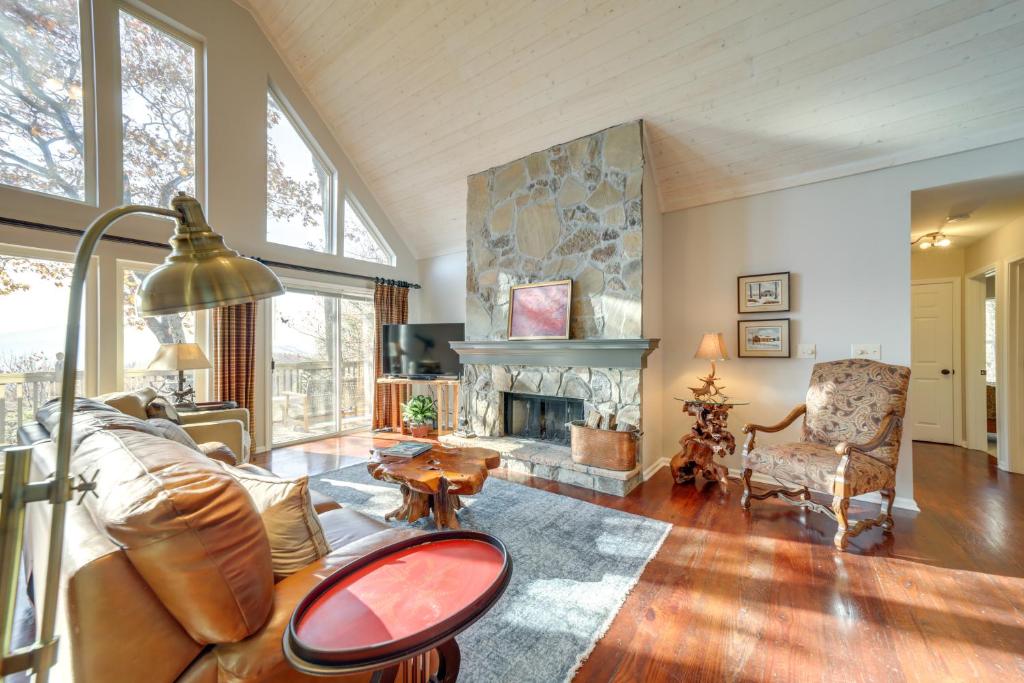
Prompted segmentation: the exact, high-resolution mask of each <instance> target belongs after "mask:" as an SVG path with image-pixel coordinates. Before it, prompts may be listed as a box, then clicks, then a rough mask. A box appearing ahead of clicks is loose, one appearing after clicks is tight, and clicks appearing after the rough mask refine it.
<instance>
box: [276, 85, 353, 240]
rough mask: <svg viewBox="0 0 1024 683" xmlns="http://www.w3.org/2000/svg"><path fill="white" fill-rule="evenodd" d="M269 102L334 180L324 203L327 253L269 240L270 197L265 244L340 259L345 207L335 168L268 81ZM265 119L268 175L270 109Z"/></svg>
mask: <svg viewBox="0 0 1024 683" xmlns="http://www.w3.org/2000/svg"><path fill="white" fill-rule="evenodd" d="M269 98H273V99H274V102H275V104H277V107H278V109H280V110H281V113H283V114H284V115H285V118H286V119H288V122H289V123H290V124H291V126H292V128H293V129H294V130H295V132H296V133H298V135H299V137H300V138H302V141H303V142H304V143H305V144H306V146H307V147H308V148H309V151H310V153H311V154H312V155H313V156H314V157H315V158H316V160H317V161H318V162H319V163H320V164H321V165H322V166H323V167H324V168H325V169H327V170H328V171H329V172H330V176H331V177H330V179H329V180H328V183H327V186H328V188H329V192H328V193H327V198H326V203H325V206H324V223H325V224H324V233H325V234H324V250H323V251H319V250H316V249H306V248H305V247H297V246H295V245H294V244H283V243H281V242H275V241H273V240H271V239H270V234H269V233H270V229H269V223H270V220H269V218H270V211H268V208H269V205H270V197H269V195H267V196H264V202H263V217H264V225H263V240H264V241H265V242H266V243H267V244H273V245H274V246H277V247H284V248H286V249H295V250H296V251H297V252H301V253H303V254H322V255H325V256H338V255H339V253H340V251H341V249H343V245H344V235H342V234H341V230H343V229H344V221H343V220H342V221H339V220H338V213H339V209H340V207H341V206H342V205H343V204H339V203H338V197H339V194H340V193H339V184H340V181H339V173H338V169H337V168H336V167H335V166H334V164H332V163H331V161H330V158H329V157H328V156H327V154H326V153H325V152H324V150H323V148H322V147H321V146H320V144H319V143H318V142H317V140H316V137H315V136H314V135H313V134H312V133H310V131H309V129H308V128H307V127H306V125H305V123H303V121H302V118H301V117H300V116H299V115H298V113H296V111H295V108H294V107H292V105H291V102H289V101H288V98H286V97H285V96H284V94H283V93H282V92H281V90H280V88H278V87H277V86H275V85H274V83H273V81H268V83H267V99H268V100H269ZM263 118H264V126H265V128H266V130H265V131H264V144H263V153H264V159H263V166H264V171H266V169H267V168H268V167H269V164H268V161H267V159H268V157H269V155H268V154H267V152H268V150H269V148H270V134H269V127H266V122H267V121H268V120H269V118H270V110H269V109H267V110H266V111H265V112H264V117H263ZM266 185H267V183H264V191H267V187H266ZM336 207H337V208H336ZM339 236H340V237H341V238H342V239H340V240H339V239H338V238H339Z"/></svg>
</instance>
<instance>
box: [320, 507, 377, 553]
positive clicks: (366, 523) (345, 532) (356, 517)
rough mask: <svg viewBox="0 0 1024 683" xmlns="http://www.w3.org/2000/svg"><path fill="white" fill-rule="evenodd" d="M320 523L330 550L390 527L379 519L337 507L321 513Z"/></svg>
mask: <svg viewBox="0 0 1024 683" xmlns="http://www.w3.org/2000/svg"><path fill="white" fill-rule="evenodd" d="M320 524H321V525H322V526H323V528H324V535H325V536H326V537H327V543H328V544H329V545H330V546H331V549H332V550H337V549H338V548H341V547H344V546H346V545H348V544H349V543H353V542H355V541H358V540H360V539H362V538H366V537H367V536H372V535H373V534H376V533H379V532H381V531H384V530H385V529H390V528H391V527H389V526H388V525H387V524H385V523H384V522H382V521H380V520H377V519H373V518H372V517H367V516H366V515H364V514H362V513H359V512H356V511H355V510H350V509H348V508H337V509H334V510H329V511H327V512H324V513H322V514H321V515H320Z"/></svg>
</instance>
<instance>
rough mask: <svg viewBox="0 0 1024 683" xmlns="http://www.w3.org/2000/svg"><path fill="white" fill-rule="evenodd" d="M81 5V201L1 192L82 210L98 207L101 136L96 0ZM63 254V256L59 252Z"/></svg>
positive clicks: (13, 189) (22, 189)
mask: <svg viewBox="0 0 1024 683" xmlns="http://www.w3.org/2000/svg"><path fill="white" fill-rule="evenodd" d="M76 3H77V5H78V50H79V57H80V62H81V70H82V138H83V142H84V147H85V149H84V150H83V153H82V167H83V171H84V183H83V188H82V198H81V199H75V198H74V197H65V196H64V195H60V194H53V193H50V192H44V191H42V190H33V189H32V188H28V187H19V186H17V185H9V184H7V183H3V182H0V190H3V191H10V192H22V193H26V194H28V195H32V196H35V197H39V198H42V199H50V200H57V201H62V202H70V203H71V204H76V205H79V206H90V207H96V206H99V155H98V154H97V151H96V150H97V143H96V139H97V136H98V134H99V131H98V125H99V124H98V120H97V116H96V78H95V72H96V69H95V63H94V62H95V51H94V43H95V41H94V33H93V23H92V18H93V12H92V4H93V0H76ZM56 253H60V252H56Z"/></svg>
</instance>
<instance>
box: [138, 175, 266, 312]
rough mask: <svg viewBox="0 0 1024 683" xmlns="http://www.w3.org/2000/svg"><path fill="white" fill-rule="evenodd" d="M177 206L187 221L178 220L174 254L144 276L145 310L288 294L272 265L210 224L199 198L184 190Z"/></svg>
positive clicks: (192, 307)
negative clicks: (231, 244) (234, 245)
mask: <svg viewBox="0 0 1024 683" xmlns="http://www.w3.org/2000/svg"><path fill="white" fill-rule="evenodd" d="M172 206H173V207H174V209H176V210H177V211H178V212H179V213H180V214H181V215H183V216H184V217H185V221H179V222H178V226H177V228H176V229H175V231H174V236H173V237H171V240H170V242H171V253H170V255H169V256H168V257H167V258H166V259H164V262H163V264H162V265H160V266H158V267H156V268H154V269H153V270H152V271H150V272H149V274H148V275H147V276H146V278H145V279H144V280H143V281H142V286H141V287H140V288H139V299H140V306H139V308H140V313H141V314H142V315H144V316H151V315H163V314H165V313H179V312H181V311H198V310H202V309H205V308H218V307H221V306H234V305H235V304H244V303H248V302H250V301H259V300H260V299H266V298H269V297H272V296H277V295H279V294H284V286H283V285H282V284H281V281H280V280H278V279H277V276H276V275H275V274H274V272H273V271H272V270H270V269H269V268H267V267H266V266H265V265H263V264H262V263H260V262H259V261H256V260H255V259H251V258H246V257H244V256H241V255H239V253H238V252H237V251H234V250H233V249H229V248H228V247H227V246H225V244H224V238H223V237H221V236H220V235H218V234H217V233H215V232H213V230H212V229H211V228H210V226H209V225H208V224H207V223H206V218H205V217H204V216H203V210H202V207H200V205H199V202H197V201H196V200H195V199H193V198H192V197H186V196H181V195H179V196H178V197H175V198H174V200H173V201H172Z"/></svg>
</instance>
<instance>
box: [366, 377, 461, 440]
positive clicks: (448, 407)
mask: <svg viewBox="0 0 1024 683" xmlns="http://www.w3.org/2000/svg"><path fill="white" fill-rule="evenodd" d="M377 384H384V385H387V386H388V387H389V391H390V392H391V415H390V416H389V421H390V423H391V431H393V432H394V433H396V434H406V433H407V432H408V430H407V429H406V428H405V424H404V423H403V421H402V404H403V403H405V402H406V401H408V400H409V399H410V398H412V388H413V385H414V384H421V385H426V386H430V387H436V388H437V392H436V393H437V399H436V400H437V433H438V434H444V433H447V432H453V431H455V429H456V428H457V427H458V424H459V380H458V378H457V377H453V378H450V379H406V378H404V377H381V378H379V379H378V380H377Z"/></svg>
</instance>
